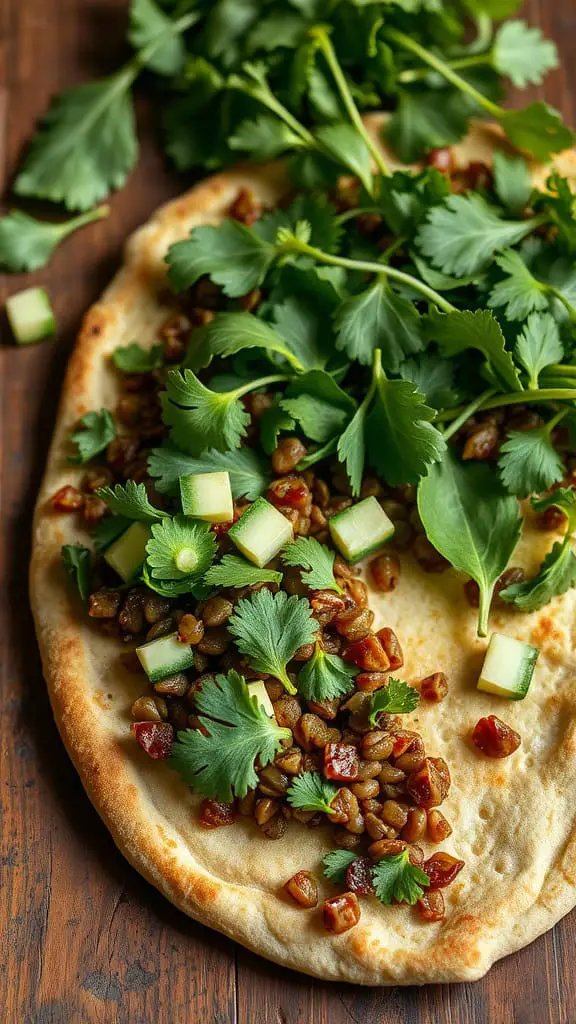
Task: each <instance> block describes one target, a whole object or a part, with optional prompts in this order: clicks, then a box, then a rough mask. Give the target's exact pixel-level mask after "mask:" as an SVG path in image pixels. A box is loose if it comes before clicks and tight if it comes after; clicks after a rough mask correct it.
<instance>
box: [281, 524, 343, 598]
mask: <svg viewBox="0 0 576 1024" xmlns="http://www.w3.org/2000/svg"><path fill="white" fill-rule="evenodd" d="M281 557H282V561H283V562H284V564H285V565H293V566H304V569H305V570H307V571H304V570H303V571H302V572H301V573H300V576H301V579H302V582H303V583H305V584H306V586H307V587H310V589H311V590H335V591H336V593H337V594H341V593H342V589H341V587H339V586H338V584H337V583H336V580H335V579H334V559H335V557H336V556H335V553H334V552H333V551H330V548H327V547H326V545H325V544H321V543H320V541H318V540H316V538H315V537H298V539H297V540H294V541H292V542H291V543H290V544H287V545H286V547H285V548H284V549H283V551H282V555H281Z"/></svg>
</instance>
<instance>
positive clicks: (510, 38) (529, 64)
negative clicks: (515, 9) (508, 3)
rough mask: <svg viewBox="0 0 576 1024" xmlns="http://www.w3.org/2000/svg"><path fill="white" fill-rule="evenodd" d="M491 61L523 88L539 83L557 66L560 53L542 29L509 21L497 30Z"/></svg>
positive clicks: (503, 73) (498, 69) (497, 68)
mask: <svg viewBox="0 0 576 1024" xmlns="http://www.w3.org/2000/svg"><path fill="white" fill-rule="evenodd" d="M492 61H493V64H494V67H495V68H496V70H497V71H499V72H500V74H501V75H507V77H508V78H510V79H511V80H512V81H513V83H514V85H517V86H518V87H519V88H520V89H523V88H524V87H525V86H526V85H540V82H541V81H542V79H543V77H544V75H545V74H546V73H547V72H548V71H551V70H552V68H556V67H558V52H557V50H556V47H555V45H554V43H553V42H551V41H550V40H549V39H545V38H544V36H543V35H542V32H541V31H540V29H539V28H530V27H529V26H528V25H527V24H526V22H525V21H508V22H506V23H505V24H504V25H501V26H500V28H499V29H498V32H497V33H496V38H495V40H494V44H493V47H492Z"/></svg>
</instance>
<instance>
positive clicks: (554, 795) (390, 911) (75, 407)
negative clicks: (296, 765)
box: [30, 119, 576, 985]
mask: <svg viewBox="0 0 576 1024" xmlns="http://www.w3.org/2000/svg"><path fill="white" fill-rule="evenodd" d="M379 123H380V121H379V119H373V120H372V124H373V125H374V124H376V125H377V124H379ZM499 144H501V140H500V135H499V132H498V130H497V129H494V128H491V127H489V126H484V125H482V126H479V127H477V128H476V129H475V130H474V131H473V133H472V136H471V138H470V139H469V140H467V142H466V143H464V144H462V145H461V146H459V147H457V155H458V159H459V160H460V161H461V162H462V163H463V164H464V163H467V162H468V160H469V159H470V158H480V159H483V158H484V157H485V156H489V154H490V153H491V151H492V150H493V148H494V146H495V145H499ZM559 162H561V164H562V170H563V172H564V173H566V170H567V169H568V170H570V171H572V174H574V173H576V172H575V171H574V169H575V168H576V159H575V156H574V154H573V153H571V154H567V155H563V156H561V157H560V158H559ZM535 176H538V177H539V178H540V179H541V178H542V172H541V171H540V170H537V171H535ZM242 187H247V188H251V189H253V190H254V192H255V193H256V194H257V195H258V197H259V198H260V200H261V201H262V202H263V204H264V205H267V206H273V205H274V204H275V203H276V202H277V201H278V199H279V198H280V197H281V196H282V195H283V194H284V193H285V191H286V189H287V187H288V186H287V182H286V179H285V175H284V171H283V168H282V165H281V164H278V163H275V164H271V165H268V166H266V167H261V168H259V167H255V168H239V169H234V170H232V171H227V172H225V173H222V174H218V175H216V176H214V177H213V178H210V179H208V180H207V181H205V182H203V183H201V184H200V185H197V186H196V187H195V188H193V189H191V191H190V192H188V193H186V194H185V195H184V196H182V197H181V198H179V199H177V200H175V201H174V202H171V203H168V204H167V205H166V206H164V207H162V208H161V209H160V210H159V211H158V212H157V213H156V214H155V215H154V217H153V218H152V219H151V221H150V222H149V223H148V224H147V225H145V226H144V227H143V228H141V229H140V230H139V231H138V232H136V234H135V235H134V236H133V237H132V238H131V239H130V240H129V242H128V245H127V247H126V255H125V262H124V266H123V267H122V269H121V270H120V271H119V273H118V274H117V276H116V277H115V279H114V280H113V282H112V283H111V285H110V286H109V288H108V289H107V290H106V292H105V293H104V295H103V296H102V298H101V300H100V301H99V302H98V303H97V304H96V305H95V306H93V307H92V309H90V310H89V312H88V313H87V315H86V317H85V319H84V323H83V325H82V330H81V332H80V336H79V338H78V342H77V345H76V348H75V350H74V353H73V355H72V358H71V360H70V365H69V367H68V372H67V374H66V379H65V383H64V388H63V393H62V401H61V405H60V411H59V414H58V420H57V424H56V428H55V433H54V439H53V443H52V447H51V450H50V455H49V459H48V465H47V470H46V476H45V478H44V482H43V485H42V488H41V491H40V494H39V497H38V503H37V508H36V515H35V521H34V538H33V557H32V564H31V575H30V579H31V583H30V586H31V600H32V606H33V611H34V616H35V620H36V629H37V634H38V642H39V645H40V650H41V653H42V660H43V665H44V673H45V676H46V681H47V684H48V689H49V692H50V699H51V702H52V706H53V709H54V715H55V718H56V722H57V724H58V728H59V730H60V733H61V735H62V738H63V740H64V743H65V745H66V748H67V750H68V752H69V754H70V757H71V758H72V760H73V762H74V764H75V766H76V768H77V770H78V772H79V774H80V776H81V778H82V781H83V783H84V786H85V788H86V790H87V792H88V795H89V796H90V799H91V800H92V802H93V804H94V806H95V807H96V809H97V811H98V813H99V814H100V815H101V816H102V818H103V819H104V821H105V822H106V824H107V826H108V828H109V829H110V831H111V833H112V835H113V837H114V840H115V842H116V843H117V845H118V846H119V848H120V849H121V850H122V852H123V853H124V854H125V856H126V857H127V859H128V860H129V861H130V863H131V864H133V865H134V867H135V868H137V870H138V871H140V872H141V874H143V875H144V876H145V877H146V878H147V879H148V880H149V881H150V882H151V883H152V884H153V885H155V886H157V888H158V889H160V890H161V891H162V892H163V893H164V894H165V895H166V896H167V897H168V899H170V900H171V901H172V902H173V903H175V904H176V905H177V906H178V907H180V908H181V909H182V910H183V911H185V913H187V914H189V915H190V916H191V917H193V918H196V919H197V920H198V921H202V922H203V923H205V924H208V925H210V926H211V927H212V928H216V929H218V930H219V931H221V932H224V933H225V934H227V935H229V936H231V937H232V938H234V939H237V940H238V941H239V942H241V943H243V944H244V945H245V946H248V947H249V948H250V949H252V950H254V951H255V952H257V953H260V954H262V955H263V956H266V957H268V958H269V959H271V960H274V961H276V962H278V963H281V964H285V965H286V966H289V967H292V968H295V969H297V970H300V971H304V972H306V973H309V974H313V975H317V976H319V977H321V978H325V979H339V980H345V981H351V982H358V983H361V984H367V985H392V984H423V983H425V982H439V981H464V980H472V979H475V978H478V977H480V976H481V975H482V974H483V973H484V972H485V971H486V970H487V969H488V968H489V967H490V965H491V964H492V963H493V962H494V961H495V960H496V959H498V958H499V957H502V956H504V955H506V954H507V953H511V952H513V951H514V950H516V949H519V948H521V947H522V946H525V945H526V944H527V943H529V942H531V941H532V940H533V939H534V938H535V937H536V936H537V935H539V934H540V933H541V932H543V931H546V930H547V929H548V928H550V927H552V925H553V924H555V922H556V921H557V920H558V919H559V918H560V917H562V916H563V915H564V914H565V913H566V912H567V911H568V910H569V909H571V907H572V906H573V905H574V904H575V902H576V895H575V893H576V845H575V838H574V837H575V834H576V833H575V828H574V813H575V811H574V807H575V804H574V797H573V794H574V792H576V685H575V677H576V659H575V653H574V652H575V635H574V633H575V626H574V619H575V616H574V612H575V607H576V602H575V598H574V593H573V592H572V593H569V594H567V595H565V596H564V597H562V598H557V599H555V600H554V601H553V602H552V604H551V605H550V606H549V607H547V608H545V609H544V610H543V611H541V612H539V613H535V614H533V615H516V614H513V613H512V612H507V611H499V612H497V613H496V614H495V616H494V618H493V623H492V625H493V628H494V629H495V630H501V631H506V632H508V633H509V634H511V635H512V636H517V637H519V638H520V637H521V638H527V639H530V641H531V642H533V643H536V644H538V646H540V647H541V648H542V654H541V657H540V661H539V664H538V668H537V671H536V676H535V680H534V683H533V685H532V689H531V691H530V695H529V697H528V699H527V700H525V701H524V702H523V703H519V704H514V703H510V702H507V701H503V700H501V699H498V698H495V697H490V696H488V695H485V694H480V693H478V692H476V690H475V681H476V678H477V674H478V668H479V665H480V664H481V659H482V653H483V650H484V648H485V641H480V640H478V639H477V638H476V636H475V615H474V613H473V612H472V611H471V610H470V609H468V607H467V606H466V603H465V601H464V600H463V594H462V582H461V580H459V579H458V577H457V575H456V573H454V572H452V571H449V572H447V573H444V574H442V575H439V576H438V575H431V576H430V575H428V576H427V575H425V574H423V573H422V572H421V571H420V570H419V569H418V567H417V566H416V565H415V564H414V563H413V561H412V559H411V558H410V557H409V556H403V557H402V576H401V580H400V585H399V587H398V589H397V590H396V591H394V593H393V594H392V595H372V601H371V603H372V607H373V608H374V610H375V611H376V616H377V620H376V624H377V625H378V626H380V625H388V626H392V627H393V628H395V629H396V630H397V631H398V633H399V636H400V638H401V641H402V644H403V647H404V651H405V655H406V665H405V677H406V678H407V679H415V678H419V677H422V676H424V675H426V674H429V673H430V672H433V671H436V670H444V671H446V673H447V675H448V678H449V682H450V692H449V695H448V697H447V698H446V700H445V702H444V703H443V704H441V705H438V706H434V705H431V706H430V707H425V708H424V707H421V708H419V709H418V710H417V712H415V713H414V715H412V716H410V720H411V724H412V725H413V727H414V728H416V729H418V731H420V732H421V733H422V734H423V736H424V739H425V742H426V746H427V749H428V750H429V752H430V753H431V754H433V755H442V756H443V757H445V758H446V760H447V761H448V763H449V765H450V769H451V772H452V777H453V785H452V789H451V792H450V795H449V798H448V800H447V801H446V804H445V806H443V808H442V809H443V810H444V811H445V813H446V815H447V817H448V818H449V820H450V821H451V823H452V825H453V826H454V832H453V835H452V836H451V837H450V839H449V840H448V841H447V842H446V843H445V844H443V848H445V849H447V850H449V851H450V852H452V853H455V854H456V855H458V856H460V857H462V858H463V859H464V860H465V861H466V867H465V869H464V871H463V872H462V874H461V875H460V876H459V879H458V881H457V882H456V883H455V884H453V885H452V886H451V888H450V889H449V890H447V891H446V895H447V917H446V920H445V921H444V922H443V923H441V924H431V925H430V924H429V925H426V924H422V923H421V922H420V921H419V920H418V919H417V917H416V914H415V913H414V912H413V911H412V910H409V909H406V908H401V907H382V906H381V905H380V904H379V903H378V902H377V901H376V900H375V899H367V900H363V901H362V918H361V921H360V923H359V925H358V926H357V927H356V928H354V929H352V930H351V931H350V932H348V933H346V934H344V935H342V936H328V935H326V934H325V932H324V931H323V928H322V923H321V914H320V912H319V911H316V912H311V913H310V912H305V911H302V910H300V909H298V908H296V907H295V905H294V904H292V903H291V902H289V901H288V899H287V898H285V897H284V896H283V895H282V893H281V886H282V884H283V883H284V882H285V881H286V879H287V878H288V877H289V876H290V875H291V874H292V873H293V872H294V871H296V870H298V869H301V868H308V869H312V870H316V871H317V873H318V875H319V876H321V871H320V858H321V856H322V854H323V853H324V852H326V851H327V850H328V849H329V834H328V833H327V832H325V831H324V830H316V831H309V830H307V829H306V828H304V827H302V826H300V825H297V824H295V823H291V824H290V827H289V830H288V833H287V835H286V836H285V837H284V838H283V839H281V840H278V841H275V842H271V841H270V840H268V839H266V838H264V837H263V836H262V834H261V833H260V832H259V830H258V829H256V828H255V827H254V826H253V825H252V824H251V823H250V822H246V821H242V822H241V823H240V824H237V825H235V826H233V827H230V828H225V829H218V830H215V831H213V832H207V831H204V830H202V829H201V828H200V827H199V826H198V824H197V823H196V821H195V816H194V808H195V806H196V805H197V803H198V798H197V797H194V796H192V794H191V793H190V791H189V789H188V788H187V787H186V786H185V785H184V784H183V783H182V782H181V781H180V780H179V778H178V777H177V776H176V774H175V773H174V772H172V771H171V770H170V769H169V768H168V767H167V766H166V765H165V764H163V763H161V762H153V761H151V760H150V759H148V758H147V757H146V755H145V754H144V753H143V752H142V751H141V750H140V749H139V748H138V747H137V746H136V744H135V743H134V742H133V739H132V737H131V735H130V719H129V708H130V705H131V703H132V702H133V700H134V699H135V698H136V697H137V696H139V695H140V693H141V692H142V691H143V690H144V689H145V682H144V680H143V677H136V676H133V675H130V674H128V673H127V672H126V671H125V670H124V669H123V668H122V667H121V665H120V662H119V653H120V652H119V648H118V644H117V642H116V641H115V640H113V639H110V638H107V637H105V636H103V635H102V634H101V633H100V632H99V630H98V629H97V627H95V626H94V625H93V624H92V622H90V621H89V620H88V619H87V617H86V614H85V610H84V608H83V607H81V605H80V602H79V599H78V597H77V595H76V594H75V593H74V588H73V586H72V585H71V583H70V580H69V579H68V577H67V576H66V574H65V572H64V570H63V568H62V564H61V559H60V548H61V545H62V544H63V543H74V542H77V541H80V542H82V541H84V542H85V541H86V540H87V534H86V532H85V531H84V530H83V529H82V528H81V527H79V526H78V525H77V524H76V523H75V521H74V517H73V516H65V515H62V514H57V513H54V512H53V511H52V510H51V507H50V503H49V498H50V496H51V495H52V494H53V493H54V492H55V491H56V490H58V488H59V487H61V486H62V485H64V484H66V483H72V484H74V483H76V482H77V481H78V480H79V478H80V477H81V475H82V470H81V469H79V468H76V467H73V466H71V465H70V464H69V463H68V462H67V454H68V444H67V439H68V437H69V432H70V429H71V428H72V427H73V426H74V425H75V423H76V421H77V420H78V418H79V417H80V416H82V415H83V414H84V413H86V412H87V411H89V410H91V409H99V408H100V407H102V406H109V407H111V408H113V407H114V405H115V401H116V397H117V391H118V380H117V374H116V372H115V371H114V370H113V368H112V367H111V366H110V361H109V359H108V358H107V357H108V356H109V354H110V352H111V351H112V350H113V349H114V348H115V347H116V346H118V345H125V344H128V343H129V342H131V341H133V340H137V341H138V342H139V343H140V344H142V345H150V344H152V343H153V342H154V341H155V340H156V338H157V330H158V328H159V326H160V325H161V324H162V322H163V320H164V319H165V318H166V316H167V314H168V310H167V309H166V308H165V307H163V305H162V299H161V295H162V289H163V288H164V281H165V269H166V268H165V264H164V262H163V260H164V255H165V253H166V250H167V248H168V246H169V244H171V243H172V242H174V241H176V240H178V239H180V238H184V237H185V236H186V235H187V234H188V232H189V231H190V229H191V228H192V227H193V226H194V225H197V224H200V223H207V222H217V221H218V220H219V218H220V217H221V216H223V215H224V214H225V213H226V211H227V209H228V208H229V206H230V204H231V202H232V201H233V200H234V198H235V196H236V195H237V192H238V189H239V188H242ZM550 543H551V538H550V535H549V534H546V535H542V534H538V533H537V532H536V531H535V530H534V529H532V528H530V527H529V528H528V529H527V531H526V536H525V538H524V540H523V542H522V545H521V550H520V552H519V554H518V556H517V557H516V556H515V558H514V563H515V564H518V563H520V564H523V565H525V567H526V568H527V569H528V570H529V571H532V570H533V569H534V568H535V566H536V565H537V563H538V562H539V560H540V558H541V556H542V554H543V551H544V550H545V549H546V548H547V546H548V545H549V544H550ZM490 713H495V714H498V715H500V716H501V717H503V718H504V719H505V720H507V721H509V722H510V723H511V724H512V725H513V726H514V727H515V728H516V729H517V730H518V731H519V732H520V733H521V736H522V746H521V748H520V750H519V751H518V752H517V753H516V754H515V755H514V756H513V757H511V758H508V759H507V760H505V761H503V762H493V761H489V760H487V759H484V758H481V757H479V756H478V754H477V752H476V751H475V750H474V749H473V747H472V746H471V744H470V742H469V733H470V729H471V728H472V726H473V725H474V724H475V722H476V721H477V719H478V718H479V717H481V716H482V715H484V714H490ZM322 889H323V894H324V895H328V894H330V893H332V892H333V891H334V890H333V889H332V887H331V886H330V885H329V884H328V883H322Z"/></svg>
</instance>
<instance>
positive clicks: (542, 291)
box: [488, 249, 548, 320]
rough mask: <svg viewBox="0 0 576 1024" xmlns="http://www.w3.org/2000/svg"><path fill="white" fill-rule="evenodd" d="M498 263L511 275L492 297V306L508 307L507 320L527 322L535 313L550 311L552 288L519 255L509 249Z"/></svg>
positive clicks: (490, 296) (495, 287)
mask: <svg viewBox="0 0 576 1024" xmlns="http://www.w3.org/2000/svg"><path fill="white" fill-rule="evenodd" d="M496 263H497V264H498V266H499V267H501V269H502V270H503V271H504V273H505V274H506V275H507V276H506V277H505V278H504V279H503V280H502V281H498V282H497V283H496V284H495V285H494V287H493V288H492V291H491V292H490V295H489V296H488V303H489V305H490V306H505V307H506V310H505V313H506V319H507V320H525V319H526V317H527V316H528V314H529V313H532V312H533V311H534V310H538V309H540V310H541V309H546V308H547V307H548V295H547V292H548V288H547V286H546V285H545V284H543V283H542V282H541V281H538V280H537V278H535V277H534V275H533V274H532V273H531V272H530V270H529V269H528V267H527V266H526V263H525V262H524V260H523V259H522V257H521V255H520V253H519V252H516V250H515V249H506V250H505V251H504V252H503V253H502V255H501V256H497V257H496Z"/></svg>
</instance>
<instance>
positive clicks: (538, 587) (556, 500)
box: [500, 488, 576, 612]
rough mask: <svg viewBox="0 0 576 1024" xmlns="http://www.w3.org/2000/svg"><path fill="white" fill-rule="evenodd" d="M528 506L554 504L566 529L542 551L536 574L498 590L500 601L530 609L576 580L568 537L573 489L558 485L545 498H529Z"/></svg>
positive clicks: (575, 518)
mask: <svg viewBox="0 0 576 1024" xmlns="http://www.w3.org/2000/svg"><path fill="white" fill-rule="evenodd" d="M532 507H533V508H534V509H535V510H536V511H538V512H544V511H545V510H546V509H548V508H557V509H560V511H562V512H564V514H565V515H566V517H567V523H566V533H565V535H564V539H563V540H562V541H556V542H555V543H554V544H553V546H552V548H551V550H550V551H549V552H548V554H547V555H546V557H545V559H544V561H543V562H542V564H541V565H540V568H539V570H538V572H537V574H536V576H535V577H534V578H533V579H531V580H526V582H525V583H514V584H512V585H511V586H509V587H506V589H505V590H502V591H501V592H500V596H501V597H502V600H503V601H506V602H507V603H509V604H513V605H514V606H515V607H516V608H518V609H519V610H520V611H523V612H533V611H537V610H538V609H539V608H542V607H543V606H544V605H545V604H548V602H549V601H551V600H552V598H553V597H556V596H558V595H560V594H564V593H565V592H566V591H567V590H569V589H570V587H573V586H574V585H575V584H576V555H575V554H574V551H573V550H572V544H571V537H572V534H573V532H574V530H576V497H575V495H574V491H573V490H570V489H568V488H559V489H558V490H556V491H553V492H552V494H549V495H548V496H547V497H545V498H540V499H533V500H532Z"/></svg>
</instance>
